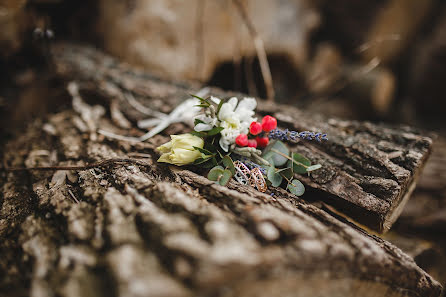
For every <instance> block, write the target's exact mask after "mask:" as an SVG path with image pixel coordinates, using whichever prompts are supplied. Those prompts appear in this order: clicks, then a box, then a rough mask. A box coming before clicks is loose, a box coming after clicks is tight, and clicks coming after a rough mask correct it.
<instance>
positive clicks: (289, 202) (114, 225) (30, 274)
mask: <svg viewBox="0 0 446 297" xmlns="http://www.w3.org/2000/svg"><path fill="white" fill-rule="evenodd" d="M59 50H60V51H58V52H57V53H56V65H57V68H58V70H59V73H62V72H64V73H65V74H66V75H68V74H70V75H71V78H76V79H78V80H79V83H80V85H81V86H83V87H84V90H89V91H94V90H95V91H102V94H105V95H107V97H106V98H107V99H109V100H110V99H117V100H120V99H122V98H121V96H122V94H123V93H122V92H124V91H125V92H132V93H133V95H134V96H135V97H136V98H138V99H139V100H143V99H144V98H145V100H148V99H149V98H150V101H142V102H145V103H150V104H151V107H154V108H155V107H157V106H160V108H161V106H164V107H165V108H169V107H170V106H172V104H174V103H175V102H176V101H178V100H179V99H181V98H184V96H185V92H186V86H182V85H180V84H168V83H165V82H162V81H159V80H156V79H155V78H153V77H151V76H150V75H147V74H144V73H141V72H137V71H135V70H132V69H129V68H126V67H125V66H123V65H118V63H117V62H116V61H115V60H113V59H111V58H108V57H106V56H104V55H102V54H100V53H98V52H95V51H93V50H91V49H85V48H80V47H73V46H65V47H63V48H62V47H61V48H59ZM88 84H91V86H94V87H88ZM113 90H114V91H115V92H114V94H115V95H112V94H113V93H112V92H113ZM83 95H84V99H85V100H88V101H89V102H92V101H91V99H93V98H95V97H94V96H93V94H91V93H87V92H84V93H83ZM106 105H108V104H106ZM120 106H121V110H122V111H123V112H124V114H125V115H127V117H128V118H129V119H130V120H135V119H137V118H138V117H141V115H140V114H138V112H137V111H135V110H133V109H130V108H129V106H126V105H125V104H124V100H123V101H122V104H121V105H120ZM267 108H270V107H268V106H266V105H263V104H262V105H261V107H260V109H261V110H263V111H266V110H267ZM275 108H276V109H275V110H276V112H275V115H276V116H277V117H278V118H279V119H280V121H281V124H282V125H288V126H290V127H292V125H295V126H294V127H295V128H299V129H300V128H302V127H300V126H298V125H297V124H292V123H294V122H296V120H293V119H292V118H291V117H290V115H287V111H286V110H284V109H283V108H282V107H277V106H276V107H275ZM90 110H91V111H93V112H91V113H89V114H81V115H79V114H78V113H76V112H75V111H73V110H71V109H68V110H64V111H61V112H59V113H57V114H54V115H51V116H50V117H49V118H48V119H46V120H37V121H35V122H34V123H33V124H32V125H30V126H29V127H28V129H27V130H26V131H25V132H24V133H23V134H21V135H19V136H17V137H16V138H15V139H12V140H11V141H10V142H9V143H8V144H7V145H6V146H5V147H4V148H3V151H4V155H3V162H4V163H5V164H7V165H9V166H27V167H31V166H45V165H55V164H85V163H87V162H93V161H97V160H103V159H107V158H127V157H129V156H130V157H131V156H132V154H135V153H144V154H146V158H145V159H143V161H140V162H139V163H138V164H130V165H129V164H128V165H122V164H116V166H104V167H100V168H96V169H91V170H84V171H78V172H67V171H56V172H31V173H26V172H21V173H7V174H3V175H2V176H1V178H2V180H1V181H2V190H1V196H0V209H1V212H0V239H1V240H0V252H1V254H2V257H0V275H4V276H5V277H2V278H1V279H0V294H4V295H7V296H22V295H23V296H25V295H31V296H53V295H57V296H342V297H345V296H439V295H440V291H441V286H440V285H439V284H438V283H437V282H436V281H435V280H433V279H432V278H431V277H430V276H429V275H428V274H426V273H425V272H424V271H423V270H421V269H420V268H419V267H418V266H417V265H416V264H415V263H414V261H413V260H412V259H411V258H410V257H409V256H407V255H405V254H404V253H403V252H401V251H400V250H399V249H398V248H396V247H395V246H393V245H392V244H390V243H388V242H386V241H384V240H382V239H380V238H379V237H376V236H373V235H369V234H368V233H366V232H365V231H363V230H361V229H359V228H357V227H355V225H353V224H351V223H349V222H347V221H345V220H343V219H342V218H340V219H339V218H336V217H333V216H331V215H329V214H328V213H327V212H325V211H323V210H321V209H319V208H317V207H315V206H313V205H310V204H308V203H306V202H305V201H303V200H301V199H300V198H298V197H295V196H293V195H290V194H289V193H287V192H285V191H281V190H279V189H277V190H274V194H275V195H274V196H271V195H268V194H263V193H260V192H257V191H255V190H254V189H253V188H250V187H246V186H242V185H240V184H238V183H236V182H231V183H230V184H229V187H221V186H219V185H216V184H214V183H213V182H211V181H209V180H207V179H206V178H205V177H203V176H201V175H199V174H197V173H195V172H192V171H190V170H188V169H179V168H177V167H169V166H166V165H164V164H159V163H157V162H156V159H157V155H156V154H155V153H154V148H155V147H156V146H157V145H159V144H161V143H163V142H165V141H166V140H167V136H166V135H167V134H169V133H176V132H179V131H182V130H185V127H184V126H183V125H182V124H177V125H174V126H172V127H170V128H169V131H166V134H164V135H159V136H156V137H154V138H152V139H151V140H150V141H148V142H146V143H135V144H131V143H127V142H121V141H114V140H107V139H105V138H104V137H102V136H101V135H98V134H96V128H97V127H101V128H103V129H108V130H111V131H114V132H122V133H124V132H126V133H131V131H126V130H123V129H122V128H119V127H118V125H117V124H115V123H114V122H113V120H110V119H108V117H107V116H104V115H103V114H104V113H103V109H101V107H99V106H90ZM288 112H289V111H288ZM291 112H294V113H295V114H294V115H293V116H294V119H299V117H301V118H300V121H299V123H308V124H310V121H309V119H308V116H306V115H305V114H304V113H300V112H299V113H297V111H295V110H291ZM114 118H115V120H116V117H114ZM312 123H316V124H317V123H321V125H322V121H321V120H320V119H317V118H315V119H314V120H313V122H312ZM339 127H342V129H343V130H344V131H345V133H346V134H347V133H348V131H350V130H349V129H356V130H355V131H358V127H362V129H363V130H360V131H362V135H363V138H364V140H363V141H364V142H363V143H361V144H356V145H357V147H352V148H350V150H352V151H354V152H356V154H353V156H355V158H356V160H357V162H360V160H366V159H365V158H364V157H362V158H360V157H359V156H360V155H361V154H365V152H364V151H363V149H364V147H367V150H366V152H368V154H367V155H368V156H370V157H369V158H372V155H373V154H375V153H378V154H384V153H380V152H379V151H374V150H373V149H372V145H371V144H372V143H373V141H376V142H377V143H378V142H379V141H377V139H379V138H378V137H380V136H373V135H374V134H376V135H381V134H378V132H383V131H384V132H387V135H388V136H387V137H388V138H389V140H388V141H390V140H392V141H395V140H394V139H395V138H396V139H400V141H401V145H403V144H404V145H406V144H407V142H408V141H409V140H408V138H409V136H410V137H412V138H415V139H418V136H415V135H414V134H412V132H411V130H407V131H406V132H404V133H401V132H400V133H399V136H398V137H399V138H397V136H395V135H394V133H396V130H391V129H388V128H383V127H377V126H373V125H370V124H360V123H351V122H349V123H348V125H347V124H346V123H344V122H341V121H334V122H333V121H329V122H327V123H325V124H324V125H323V126H318V125H316V126H314V127H313V126H311V127H308V128H315V129H316V128H321V129H326V130H327V132H329V133H330V134H332V135H333V136H332V137H331V139H332V140H331V141H330V143H329V145H328V146H327V147H328V148H333V152H338V153H337V154H334V153H330V152H331V151H330V149H327V148H323V147H322V146H321V147H318V146H313V145H308V144H305V145H300V146H299V147H296V149H299V150H301V151H305V152H307V153H308V154H309V155H310V157H311V158H316V159H317V160H318V161H324V160H328V161H324V168H325V169H324V171H322V173H319V175H315V176H313V177H310V178H307V179H305V181H306V182H307V183H308V184H309V185H310V186H314V187H315V188H319V189H320V190H322V191H321V192H323V193H325V192H330V191H331V192H334V193H336V191H338V190H336V189H335V190H333V188H334V185H335V183H339V184H340V185H343V184H346V183H347V181H352V182H351V184H352V186H351V187H352V188H354V189H358V190H356V191H355V195H357V196H352V197H357V198H359V197H364V195H366V194H367V193H366V192H364V191H362V192H361V191H360V190H359V186H358V184H357V183H356V182H357V180H359V178H358V177H355V178H354V176H355V172H356V171H357V169H356V171H355V170H354V169H353V168H357V167H360V166H363V167H364V169H363V170H369V171H370V172H380V171H379V170H377V169H375V168H378V169H380V168H387V167H385V166H384V165H383V164H390V163H385V162H389V161H386V159H385V158H384V156H383V157H382V159H381V160H380V162H379V163H376V162H377V161H376V160H375V159H373V160H375V161H368V162H366V163H365V164H362V165H359V164H358V165H355V163H353V162H351V163H352V164H349V166H350V167H351V168H352V169H350V171H342V172H341V171H340V166H341V165H340V163H341V162H344V163H347V161H345V160H343V159H342V156H345V155H348V153H349V152H348V150H347V151H342V150H338V151H336V150H335V149H334V148H336V147H342V148H345V146H341V145H340V143H342V142H346V143H348V139H349V138H348V137H347V136H346V135H334V132H335V131H336V133H339V131H340V130H339V129H340V128H339ZM365 128H367V129H365ZM383 129H384V130H383ZM358 133H359V132H358ZM405 133H406V134H407V135H406V136H404V135H405ZM350 137H355V136H350ZM375 137H376V138H375ZM379 140H381V141H383V140H382V139H379ZM412 141H415V140H412ZM368 143H369V144H368ZM415 143H417V142H415ZM424 143H425V142H423V141H421V145H420V147H422V148H424ZM415 148H416V147H415ZM415 148H414V149H415ZM322 150H324V152H322ZM321 154H323V155H324V156H325V157H324V158H325V159H324V160H322V159H321V156H322V155H321ZM331 155H335V156H337V157H336V159H335V157H330V156H331ZM334 160H338V161H337V163H336V162H334ZM141 162H145V164H146V165H144V164H142V163H141ZM406 162H407V161H406ZM371 164H374V165H375V166H372V165H371ZM392 164H393V163H392ZM403 164H407V163H403ZM344 166H345V168H347V167H346V166H347V165H344ZM394 166H397V165H394ZM392 168H395V167H392ZM398 168H399V167H398ZM190 169H193V168H190ZM194 170H196V169H194ZM382 170H384V169H382ZM405 170H408V169H405ZM384 172H387V171H384ZM392 172H398V171H397V170H396V169H395V170H394V171H392ZM404 172H405V171H404ZM388 175H389V176H386V178H388V179H389V180H392V175H391V173H388ZM322 179H324V180H326V182H324V183H320V181H321V180H322ZM382 179H383V180H384V181H385V178H384V177H382ZM410 179H412V177H411V178H410ZM408 181H409V180H408ZM408 181H407V182H408ZM395 182H399V180H398V179H397V181H395ZM388 183H391V182H388ZM370 184H372V185H373V184H374V183H373V179H371V182H370ZM330 185H333V186H330ZM324 191H325V192H324ZM401 191H402V190H401V189H400V190H399V192H398V193H400V192H401ZM310 195H311V193H310ZM361 195H362V196H361ZM368 195H371V194H368ZM332 196H333V198H334V199H336V197H340V196H336V195H332ZM367 197H368V196H367ZM362 199H364V198H362ZM376 199H377V198H376ZM376 199H375V200H376ZM375 200H371V201H375ZM382 201H385V200H382ZM370 203H371V202H370ZM389 204H390V203H389ZM352 205H354V201H353V202H352ZM363 209H366V206H363Z"/></svg>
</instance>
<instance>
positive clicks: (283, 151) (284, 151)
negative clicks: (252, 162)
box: [263, 140, 290, 167]
mask: <svg viewBox="0 0 446 297" xmlns="http://www.w3.org/2000/svg"><path fill="white" fill-rule="evenodd" d="M274 151H277V152H279V153H277V152H274ZM264 152H265V153H264V156H265V157H266V156H268V157H269V156H271V160H272V161H273V163H274V166H276V167H281V166H283V165H285V164H286V162H287V161H288V159H287V158H286V157H284V156H282V155H286V156H289V154H290V150H289V149H288V147H287V146H286V145H285V144H284V143H283V142H281V141H278V140H276V141H274V142H272V143H271V144H270V145H268V146H267V147H266V148H265V150H264ZM270 153H272V154H270ZM265 157H263V158H264V159H265V160H267V161H268V159H267V158H265Z"/></svg>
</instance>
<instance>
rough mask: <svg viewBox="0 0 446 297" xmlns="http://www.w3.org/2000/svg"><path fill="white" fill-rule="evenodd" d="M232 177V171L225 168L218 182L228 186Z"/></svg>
mask: <svg viewBox="0 0 446 297" xmlns="http://www.w3.org/2000/svg"><path fill="white" fill-rule="evenodd" d="M231 177H232V173H231V171H230V170H229V169H225V170H224V171H223V175H222V176H220V178H219V180H218V183H219V184H220V185H222V186H226V185H227V184H228V182H229V181H230V180H231Z"/></svg>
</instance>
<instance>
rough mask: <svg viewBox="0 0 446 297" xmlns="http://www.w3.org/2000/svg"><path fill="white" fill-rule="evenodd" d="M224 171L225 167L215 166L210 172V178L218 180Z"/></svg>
mask: <svg viewBox="0 0 446 297" xmlns="http://www.w3.org/2000/svg"><path fill="white" fill-rule="evenodd" d="M223 173H224V169H223V167H221V166H215V167H214V168H212V169H211V170H210V171H209V173H208V179H210V180H213V181H218V180H219V179H220V178H221V177H222V176H223Z"/></svg>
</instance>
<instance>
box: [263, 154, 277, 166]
mask: <svg viewBox="0 0 446 297" xmlns="http://www.w3.org/2000/svg"><path fill="white" fill-rule="evenodd" d="M273 155H274V153H273V152H267V153H265V154H263V156H262V158H263V159H265V160H266V161H267V162H268V163H269V165H271V166H273V167H274V166H275V164H274V160H273Z"/></svg>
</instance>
